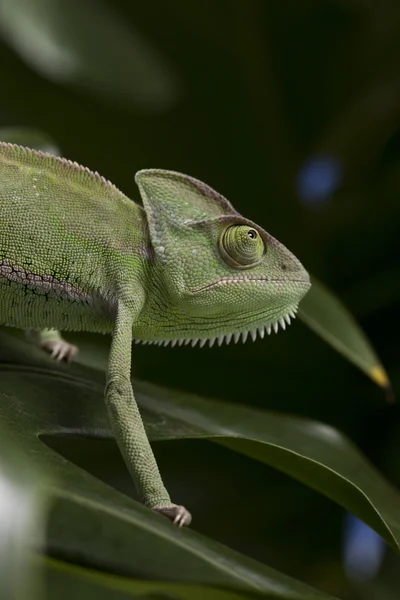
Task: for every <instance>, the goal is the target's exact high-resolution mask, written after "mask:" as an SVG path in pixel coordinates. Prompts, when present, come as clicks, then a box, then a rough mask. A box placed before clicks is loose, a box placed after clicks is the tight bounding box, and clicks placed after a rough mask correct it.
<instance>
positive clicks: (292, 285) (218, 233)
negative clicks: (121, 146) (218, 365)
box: [134, 169, 310, 345]
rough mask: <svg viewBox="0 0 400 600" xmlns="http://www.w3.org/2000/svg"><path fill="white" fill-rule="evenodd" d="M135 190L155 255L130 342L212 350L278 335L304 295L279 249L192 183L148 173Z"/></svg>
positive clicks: (304, 286) (301, 279) (301, 272)
mask: <svg viewBox="0 0 400 600" xmlns="http://www.w3.org/2000/svg"><path fill="white" fill-rule="evenodd" d="M136 182H137V183H138V186H139V189H140V193H141V196H142V199H143V204H144V208H145V211H146V214H147V219H148V224H149V233H150V239H151V244H152V246H153V249H154V255H155V261H154V264H153V265H152V267H151V269H149V270H150V275H149V278H150V281H149V283H148V289H149V296H148V301H147V303H146V306H145V308H144V309H143V311H142V315H141V317H140V319H139V323H138V324H137V328H135V331H134V337H135V338H136V339H139V340H141V341H147V342H155V343H157V342H158V343H169V342H172V343H177V342H178V343H184V342H186V343H189V342H192V344H193V345H194V343H197V341H199V342H200V344H201V345H204V343H206V342H207V341H208V342H209V343H210V345H211V344H212V343H214V342H215V340H218V342H219V343H222V342H223V341H227V342H229V341H230V340H231V339H234V340H235V341H238V339H239V338H240V337H242V339H243V340H245V339H246V338H247V336H248V335H249V334H250V335H251V337H252V338H253V339H255V337H256V336H257V335H260V336H261V337H263V336H264V334H265V333H270V332H271V330H275V331H277V329H278V326H279V325H281V327H283V329H285V327H286V324H288V323H290V317H291V316H292V317H293V316H294V314H295V312H296V310H297V306H298V303H299V301H300V300H301V299H302V297H303V296H304V295H305V293H306V292H307V290H308V289H309V287H310V279H309V276H308V273H307V271H306V270H305V269H304V267H303V266H302V264H301V263H300V262H299V261H298V260H297V258H296V257H295V256H294V255H293V254H292V253H291V252H289V250H287V248H285V246H283V245H282V244H281V243H280V242H278V241H277V240H276V239H275V238H273V237H272V236H271V235H270V234H269V233H267V232H266V231H264V230H263V229H262V228H261V227H259V226H258V225H256V224H255V223H253V222H251V221H249V220H248V219H245V218H244V217H242V216H241V215H240V214H239V213H238V212H237V211H236V210H235V209H234V208H233V207H232V205H231V204H230V203H229V202H228V200H226V199H225V198H224V197H223V196H221V195H220V194H218V193H217V192H215V191H214V190H213V189H211V188H210V187H208V186H207V185H205V184H204V183H202V182H200V181H198V180H196V179H193V178H192V177H189V176H187V175H182V174H180V173H175V172H172V171H162V170H153V169H152V170H145V171H139V173H137V175H136Z"/></svg>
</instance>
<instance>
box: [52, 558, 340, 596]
mask: <svg viewBox="0 0 400 600" xmlns="http://www.w3.org/2000/svg"><path fill="white" fill-rule="evenodd" d="M45 564H46V567H47V569H46V575H47V578H46V583H47V586H46V591H47V596H46V597H48V598H49V600H50V599H51V598H57V600H70V598H72V597H73V598H76V597H78V598H85V600H91V599H93V600H111V598H112V600H128V599H129V598H138V597H140V598H165V597H168V598H171V599H172V598H176V599H177V600H204V598H206V599H207V600H257V599H258V600H262V599H263V600H276V599H277V598H281V594H280V592H279V591H278V590H277V595H276V594H275V593H274V592H273V591H271V593H268V594H264V593H256V592H247V593H246V592H244V591H242V592H241V591H239V590H238V591H235V590H232V589H223V588H215V587H214V588H213V587H210V586H206V585H201V586H200V585H193V584H182V583H173V582H170V581H145V580H139V579H134V578H132V579H128V578H124V577H117V576H115V575H105V574H103V573H99V572H98V571H94V570H89V569H83V568H82V567H76V566H72V565H69V564H66V563H61V562H60V561H56V560H46V562H45ZM288 593H290V592H288ZM289 597H290V598H292V599H293V600H297V599H298V600H300V599H305V598H307V599H308V600H313V598H315V599H316V600H317V599H318V598H321V600H323V598H325V599H326V600H328V599H329V597H328V596H322V595H319V594H317V596H315V595H314V593H313V592H312V591H311V590H310V595H309V596H304V595H303V594H300V595H299V593H298V592H296V591H293V592H292V595H291V596H289V595H287V596H285V598H289Z"/></svg>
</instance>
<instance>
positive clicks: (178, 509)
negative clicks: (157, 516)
mask: <svg viewBox="0 0 400 600" xmlns="http://www.w3.org/2000/svg"><path fill="white" fill-rule="evenodd" d="M152 510H154V511H156V512H159V513H161V514H162V515H164V516H165V517H167V518H168V519H170V520H171V521H172V522H173V524H174V525H176V526H177V527H184V526H188V525H190V523H191V521H192V515H191V514H190V512H189V511H188V510H186V508H185V507H184V506H178V505H177V504H171V505H170V506H154V507H153V508H152Z"/></svg>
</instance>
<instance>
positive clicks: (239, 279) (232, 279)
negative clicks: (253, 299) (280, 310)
mask: <svg viewBox="0 0 400 600" xmlns="http://www.w3.org/2000/svg"><path fill="white" fill-rule="evenodd" d="M244 281H247V282H251V281H264V282H265V283H270V282H271V283H278V284H287V283H288V282H289V281H290V283H300V284H301V285H304V286H305V287H307V288H308V287H310V280H309V279H307V280H305V279H290V280H288V279H277V278H273V277H260V276H251V275H234V276H227V277H221V279H218V281H213V283H208V284H207V285H203V286H201V287H199V288H197V289H195V290H192V294H198V293H199V292H204V291H206V290H212V289H214V288H217V287H222V286H224V285H231V284H233V283H243V282H244Z"/></svg>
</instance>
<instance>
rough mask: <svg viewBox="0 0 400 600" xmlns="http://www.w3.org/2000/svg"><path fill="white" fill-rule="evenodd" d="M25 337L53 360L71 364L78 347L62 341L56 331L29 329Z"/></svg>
mask: <svg viewBox="0 0 400 600" xmlns="http://www.w3.org/2000/svg"><path fill="white" fill-rule="evenodd" d="M26 335H27V338H28V339H29V340H30V341H32V342H33V343H35V344H36V345H38V346H39V348H42V349H43V350H45V351H46V352H48V354H50V356H51V357H52V358H54V359H55V360H58V361H61V360H65V361H66V362H71V361H72V359H73V358H74V357H75V356H76V355H77V354H78V347H77V346H74V344H70V342H67V341H66V340H64V338H63V337H62V336H61V333H60V332H59V331H57V330H56V329H40V330H39V331H37V330H34V329H29V330H28V331H27V332H26Z"/></svg>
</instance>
